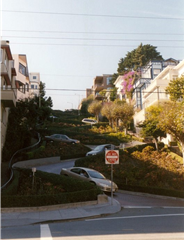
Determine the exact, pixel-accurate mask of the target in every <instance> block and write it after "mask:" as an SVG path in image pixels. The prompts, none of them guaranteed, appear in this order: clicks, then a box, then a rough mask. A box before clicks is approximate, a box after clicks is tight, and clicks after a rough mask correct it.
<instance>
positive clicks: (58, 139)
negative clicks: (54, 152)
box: [45, 134, 80, 144]
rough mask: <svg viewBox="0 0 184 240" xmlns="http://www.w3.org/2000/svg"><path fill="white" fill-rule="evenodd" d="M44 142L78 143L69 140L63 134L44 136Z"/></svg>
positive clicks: (77, 141) (74, 140)
mask: <svg viewBox="0 0 184 240" xmlns="http://www.w3.org/2000/svg"><path fill="white" fill-rule="evenodd" d="M45 140H46V141H56V142H65V143H71V144H75V143H80V141H79V140H76V139H72V138H69V137H68V136H67V135H63V134H53V135H51V136H45Z"/></svg>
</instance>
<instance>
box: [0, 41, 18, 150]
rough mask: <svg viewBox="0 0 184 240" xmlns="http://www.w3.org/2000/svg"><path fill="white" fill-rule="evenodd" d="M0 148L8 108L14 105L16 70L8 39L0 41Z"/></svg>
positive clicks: (3, 139) (2, 144) (2, 143)
mask: <svg viewBox="0 0 184 240" xmlns="http://www.w3.org/2000/svg"><path fill="white" fill-rule="evenodd" d="M0 62H1V69H0V70H1V149H2V148H3V146H4V143H5V138H6V130H7V125H8V115H9V108H10V107H15V106H16V101H17V89H16V83H15V81H16V80H15V79H16V70H15V67H14V60H13V57H12V53H11V49H10V46H9V42H8V41H1V52H0Z"/></svg>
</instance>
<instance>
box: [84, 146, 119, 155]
mask: <svg viewBox="0 0 184 240" xmlns="http://www.w3.org/2000/svg"><path fill="white" fill-rule="evenodd" d="M106 149H107V150H111V149H116V147H115V146H114V145H113V144H102V145H99V146H97V147H95V148H94V149H93V150H91V151H90V152H87V153H86V156H91V155H97V154H100V153H103V152H104V153H105V150H106Z"/></svg>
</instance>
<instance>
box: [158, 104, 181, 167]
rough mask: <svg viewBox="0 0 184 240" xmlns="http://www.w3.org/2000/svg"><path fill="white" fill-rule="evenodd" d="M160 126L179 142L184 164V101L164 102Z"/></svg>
mask: <svg viewBox="0 0 184 240" xmlns="http://www.w3.org/2000/svg"><path fill="white" fill-rule="evenodd" d="M158 126H159V127H160V128H161V129H162V130H163V131H166V132H167V133H169V134H171V135H172V136H173V137H174V138H175V139H176V140H177V141H178V142H179V144H180V145H181V150H182V153H183V165H184V101H183V102H166V103H164V105H163V108H162V111H161V113H160V116H159V124H158Z"/></svg>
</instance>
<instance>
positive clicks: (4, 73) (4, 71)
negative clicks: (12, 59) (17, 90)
mask: <svg viewBox="0 0 184 240" xmlns="http://www.w3.org/2000/svg"><path fill="white" fill-rule="evenodd" d="M1 76H3V77H4V78H5V80H6V84H7V85H10V84H11V81H10V76H9V73H8V69H7V67H6V65H5V64H4V63H1Z"/></svg>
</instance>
